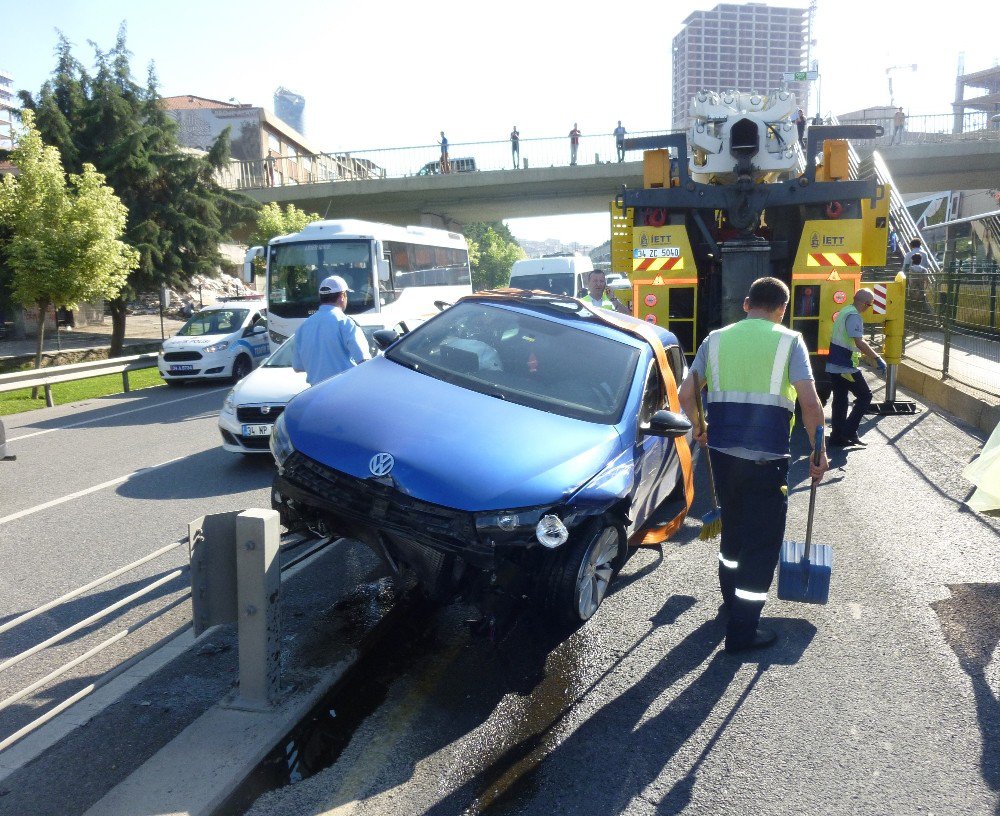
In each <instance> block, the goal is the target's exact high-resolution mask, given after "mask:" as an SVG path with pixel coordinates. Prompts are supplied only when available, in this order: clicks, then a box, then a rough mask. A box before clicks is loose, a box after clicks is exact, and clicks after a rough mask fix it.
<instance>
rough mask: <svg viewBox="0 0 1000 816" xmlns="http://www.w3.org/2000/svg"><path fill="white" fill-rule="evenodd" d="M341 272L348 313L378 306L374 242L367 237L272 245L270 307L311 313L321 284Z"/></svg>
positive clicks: (286, 313) (289, 314)
mask: <svg viewBox="0 0 1000 816" xmlns="http://www.w3.org/2000/svg"><path fill="white" fill-rule="evenodd" d="M329 275H340V276H341V277H342V278H343V279H344V280H345V281H347V285H348V287H350V288H351V289H353V290H354V291H353V292H348V293H347V309H346V310H345V311H346V312H347V314H359V313H360V312H367V311H369V310H371V309H373V308H374V307H375V294H374V293H375V290H374V289H373V281H374V273H373V271H372V260H371V244H370V243H369V242H368V241H357V240H344V241H303V242H301V243H294V244H278V245H277V246H274V247H272V248H271V257H270V259H269V263H268V308H269V309H270V311H271V312H272V313H273V314H275V315H278V316H279V317H285V318H295V317H308V316H309V313H310V312H313V311H315V310H316V306H317V304H318V303H319V285H320V283H322V281H323V279H324V278H326V277H327V276H329Z"/></svg>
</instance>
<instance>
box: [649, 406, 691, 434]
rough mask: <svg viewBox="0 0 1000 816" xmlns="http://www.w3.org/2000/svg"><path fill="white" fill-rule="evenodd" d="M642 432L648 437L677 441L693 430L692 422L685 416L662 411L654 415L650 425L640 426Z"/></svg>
mask: <svg viewBox="0 0 1000 816" xmlns="http://www.w3.org/2000/svg"><path fill="white" fill-rule="evenodd" d="M640 430H641V431H642V433H644V434H646V435H648V436H663V437H666V438H667V439H676V438H677V437H678V436H684V434H686V433H687V432H688V431H690V430H691V420H689V419H688V418H687V417H686V416H684V415H683V414H677V413H674V412H673V411H667V410H662V411H657V412H656V413H655V414H653V416H652V417H650V419H649V424H648V425H642V426H640Z"/></svg>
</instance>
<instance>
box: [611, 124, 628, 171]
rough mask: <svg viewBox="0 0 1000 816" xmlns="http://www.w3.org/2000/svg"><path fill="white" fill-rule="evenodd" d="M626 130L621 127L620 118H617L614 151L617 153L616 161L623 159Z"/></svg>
mask: <svg viewBox="0 0 1000 816" xmlns="http://www.w3.org/2000/svg"><path fill="white" fill-rule="evenodd" d="M627 132H628V131H626V130H625V128H623V127H622V120H621V119H619V120H618V127H616V128H615V130H614V133H615V151H616V152H617V153H618V161H619V162H623V161H625V134H626V133H627Z"/></svg>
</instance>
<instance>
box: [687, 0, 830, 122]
mask: <svg viewBox="0 0 1000 816" xmlns="http://www.w3.org/2000/svg"><path fill="white" fill-rule="evenodd" d="M807 38H808V11H807V10H806V9H805V8H786V7H777V6H768V5H766V4H765V3H745V4H739V5H737V4H736V3H721V4H719V5H717V6H716V7H715V8H713V9H712V10H711V11H695V12H693V13H692V14H690V15H689V16H688V17H687V18H686V19H685V20H684V27H683V28H682V29H681V31H680V33H678V34H677V36H676V37H674V40H673V87H672V103H671V120H672V123H673V124H672V127H673V128H674V129H684V128H686V127H687V126H688V112H689V109H690V105H691V98H692V97H693V96H694V95H695V94H696V93H697V92H698V91H700V90H702V89H706V90H710V91H726V90H737V91H759V92H761V93H768V92H769V91H772V90H775V89H777V88H787V89H788V90H790V91H791V92H792V93H794V94H795V98H796V100H798V102H799V105H800V106H801V107H802V108H803V109H804V110H805V111H806V114H807V115H811V113H812V112H811V111H809V110H808V99H807V93H808V87H807V86H808V83H806V82H785V80H784V76H783V75H784V74H785V73H790V72H795V71H801V70H804V68H805V63H806V53H807Z"/></svg>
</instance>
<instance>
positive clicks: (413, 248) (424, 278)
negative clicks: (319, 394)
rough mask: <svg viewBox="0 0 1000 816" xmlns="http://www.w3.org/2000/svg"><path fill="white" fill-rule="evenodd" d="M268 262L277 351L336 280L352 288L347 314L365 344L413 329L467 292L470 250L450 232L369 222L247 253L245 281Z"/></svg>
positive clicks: (330, 225)
mask: <svg viewBox="0 0 1000 816" xmlns="http://www.w3.org/2000/svg"><path fill="white" fill-rule="evenodd" d="M262 255H264V256H265V258H266V263H267V310H268V317H267V322H268V330H269V332H270V336H271V340H272V342H273V343H275V344H281V343H283V342H285V340H286V339H287V338H288V337H290V336H291V335H292V334H294V333H295V329H296V328H298V326H299V324H301V323H302V321H303V320H305V319H306V318H307V317H308V316H309V315H310V314H312V313H313V312H315V311H316V309H317V308H318V305H319V284H320V282H321V281H322V280H323V279H324V278H325V277H327V276H328V275H340V276H341V277H342V278H344V279H345V280H346V281H347V285H348V286H349V287H350V288H351V289H353V290H354V291H353V292H349V293H348V296H347V314H349V315H351V317H353V318H354V319H355V320H356V321H357V322H358V324H359V325H360V326H361V327H362V329H364V331H365V334H366V335H367V336H368V338H369V340H371V333H372V332H373V331H375V330H376V329H381V328H394V327H396V326H397V325H398V324H400V323H402V324H403V326H404V328H405V329H412V328H413V327H414V326H416V325H419V324H420V323H422V322H423V321H424V320H426V319H427V318H429V317H431V316H433V315H435V314H437V312H438V311H439V307H438V306H436V305H435V303H440V302H443V303H449V304H450V303H454V302H455V301H456V300H458V299H459V298H460V297H462V296H463V295H468V294H471V293H472V273H471V270H470V268H469V245H468V243H467V242H466V240H465V238H464V237H463V236H462V235H460V234H459V233H457V232H448V231H447V230H441V229H431V228H429V227H395V226H391V225H389V224H376V223H372V222H370V221H356V220H349V219H345V220H338V221H314V222H313V223H312V224H309V225H308V226H307V227H306V228H305V229H304V230H302V231H301V232H297V233H295V234H293V235H282V236H280V237H278V238H273V239H272V240H271V241H270V242H269V243H268V245H267V248H266V254H265V249H264V248H263V247H251V248H250V249H249V251H248V252H247V256H246V264H245V265H244V279H246V280H247V282H250V279H251V278H252V273H253V260H254V258H257V257H260V256H262Z"/></svg>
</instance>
